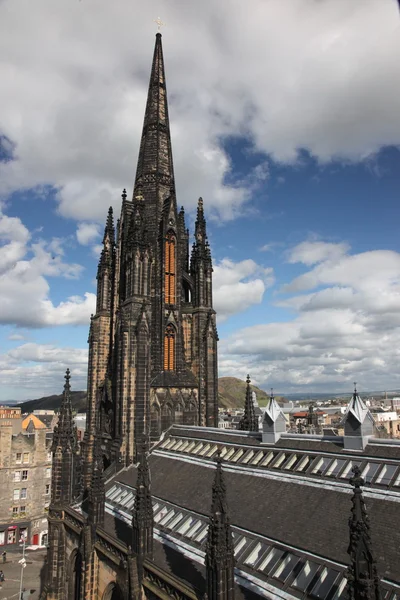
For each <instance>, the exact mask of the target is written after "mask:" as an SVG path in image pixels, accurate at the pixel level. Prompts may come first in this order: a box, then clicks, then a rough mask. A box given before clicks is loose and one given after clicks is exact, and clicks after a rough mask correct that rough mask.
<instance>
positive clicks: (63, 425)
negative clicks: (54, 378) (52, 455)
mask: <svg viewBox="0 0 400 600" xmlns="http://www.w3.org/2000/svg"><path fill="white" fill-rule="evenodd" d="M64 379H65V384H64V391H63V395H62V400H61V406H60V412H59V414H58V423H57V426H56V427H55V428H54V433H53V452H54V449H55V448H56V447H57V446H61V447H62V448H67V447H68V448H73V449H75V435H74V433H75V427H74V420H73V416H72V403H71V386H70V379H71V374H70V370H69V369H67V370H66V373H65V377H64Z"/></svg>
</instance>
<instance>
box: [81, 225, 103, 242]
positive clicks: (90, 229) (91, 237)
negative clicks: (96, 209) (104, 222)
mask: <svg viewBox="0 0 400 600" xmlns="http://www.w3.org/2000/svg"><path fill="white" fill-rule="evenodd" d="M99 236H100V227H99V225H98V224H97V223H78V227H77V230H76V239H77V240H78V242H79V243H80V244H82V246H89V245H90V244H92V243H93V242H94V241H95V240H97V238H98V237H99Z"/></svg>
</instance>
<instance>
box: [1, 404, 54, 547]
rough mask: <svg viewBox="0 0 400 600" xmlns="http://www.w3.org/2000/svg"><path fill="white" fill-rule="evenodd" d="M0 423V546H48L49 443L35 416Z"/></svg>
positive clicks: (43, 428) (42, 425) (44, 429)
mask: <svg viewBox="0 0 400 600" xmlns="http://www.w3.org/2000/svg"><path fill="white" fill-rule="evenodd" d="M19 417H20V418H19V419H17V418H15V417H13V418H11V419H8V420H6V419H4V418H3V419H2V420H1V421H0V546H1V547H4V548H5V549H6V550H7V549H10V548H12V547H13V546H14V545H16V544H18V543H19V541H20V539H21V538H25V539H26V541H27V543H29V544H32V545H36V546H44V545H46V544H47V511H48V506H49V502H50V491H51V451H50V444H51V440H49V439H47V428H46V426H45V424H44V423H42V422H41V421H40V420H39V419H38V418H37V417H36V416H35V415H29V416H28V417H27V418H25V419H24V420H22V419H21V410H20V409H19Z"/></svg>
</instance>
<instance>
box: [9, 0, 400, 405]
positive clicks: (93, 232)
mask: <svg viewBox="0 0 400 600" xmlns="http://www.w3.org/2000/svg"><path fill="white" fill-rule="evenodd" d="M157 16H160V17H161V18H162V20H163V21H165V23H166V26H165V27H164V28H163V31H162V33H163V47H164V57H165V62H166V76H167V86H168V93H169V104H170V119H171V132H172V137H173V140H172V143H173V152H174V162H175V175H176V180H177V193H178V204H183V205H185V207H186V209H187V212H188V214H189V219H190V221H191V225H192V224H193V210H194V207H195V205H196V202H197V198H198V197H199V196H200V195H201V196H202V197H203V198H204V202H205V208H206V213H207V215H208V222H209V233H210V241H211V245H212V251H213V257H214V267H215V268H214V289H215V306H216V309H217V311H218V329H219V334H220V348H219V354H220V363H219V368H220V375H235V376H241V377H245V375H246V373H247V372H249V373H250V374H251V375H252V379H253V381H254V382H255V383H257V384H259V385H260V386H261V387H264V388H266V389H268V388H269V387H270V386H273V387H274V388H275V389H276V392H277V393H285V392H287V393H288V392H297V391H305V390H308V391H313V392H314V391H315V392H318V391H324V392H330V391H342V390H345V391H351V388H352V382H353V380H356V381H358V387H359V389H360V390H368V389H370V390H371V389H394V388H399V387H400V369H399V354H400V248H399V243H398V239H399V223H400V195H399V193H400V147H399V146H400V110H399V97H400V70H399V66H398V57H399V56H400V14H399V7H398V3H397V2H396V0H360V1H358V0H357V1H353V2H349V0H287V1H285V2H283V1H282V0H251V2H243V0H224V2H215V0H203V1H202V2H188V1H187V0H162V1H161V0H149V1H148V2H140V1H139V0H114V1H112V2H111V1H110V0H57V2H54V0H35V1H34V2H33V1H32V0H0V23H1V25H0V81H1V94H0V206H1V212H0V323H1V330H0V399H1V400H2V401H5V400H10V399H26V398H35V397H38V396H41V395H47V394H49V393H59V392H60V391H61V390H62V386H63V372H64V371H65V369H66V367H67V366H69V367H70V368H71V371H72V376H73V380H72V382H73V387H74V389H85V387H86V361H87V333H88V322H89V317H90V314H91V313H92V312H94V310H95V289H96V288H95V283H96V282H95V275H96V268H97V260H98V252H99V242H100V241H101V232H102V228H103V227H104V221H105V217H106V213H107V209H108V206H109V205H110V204H112V205H113V207H114V208H115V210H117V212H119V210H120V195H121V190H122V188H123V187H126V188H127V189H128V192H129V193H131V190H132V184H133V180H134V174H135V163H136V158H137V151H138V144H139V137H140V133H141V127H142V120H143V113H144V106H145V99H146V91H147V85H148V77H149V71H150V65H151V58H152V53H153V46H154V34H155V32H156V30H157V28H156V25H155V24H154V22H153V21H154V19H156V18H157Z"/></svg>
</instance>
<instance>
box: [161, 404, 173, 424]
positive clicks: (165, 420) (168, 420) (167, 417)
mask: <svg viewBox="0 0 400 600" xmlns="http://www.w3.org/2000/svg"><path fill="white" fill-rule="evenodd" d="M171 425H172V406H170V404H164V406H163V407H162V409H161V430H162V431H165V430H166V429H168V427H171Z"/></svg>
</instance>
